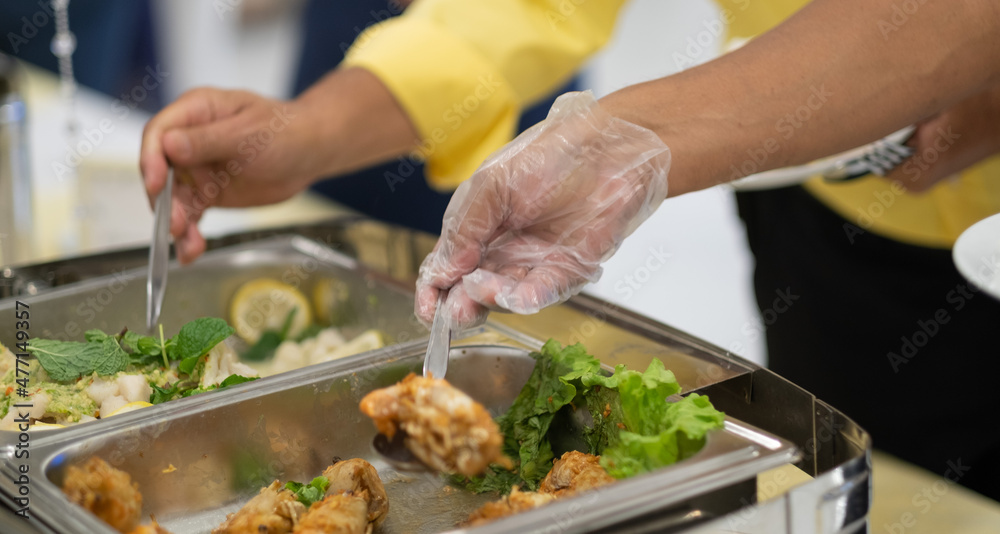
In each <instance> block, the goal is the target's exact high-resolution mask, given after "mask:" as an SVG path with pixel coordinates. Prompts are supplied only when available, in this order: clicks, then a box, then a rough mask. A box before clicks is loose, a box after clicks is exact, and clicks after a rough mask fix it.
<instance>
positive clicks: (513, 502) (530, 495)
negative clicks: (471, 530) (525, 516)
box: [463, 486, 556, 527]
mask: <svg viewBox="0 0 1000 534" xmlns="http://www.w3.org/2000/svg"><path fill="white" fill-rule="evenodd" d="M554 500H556V496H555V495H552V494H550V493H538V492H535V491H520V490H519V489H517V487H516V486H515V487H514V488H512V489H511V490H510V494H508V495H505V496H504V497H502V498H501V499H500V500H499V501H493V502H488V503H486V504H484V505H482V506H480V507H479V508H478V509H477V510H476V511H475V512H472V515H470V516H469V519H467V520H466V521H465V523H464V524H463V526H468V527H476V526H479V525H484V524H486V523H489V522H490V521H495V520H497V519H500V518H502V517H507V516H509V515H514V514H517V513H520V512H524V511H527V510H531V509H534V508H538V507H539V506H543V505H546V504H548V503H550V502H552V501H554Z"/></svg>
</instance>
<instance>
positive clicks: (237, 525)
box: [212, 458, 389, 534]
mask: <svg viewBox="0 0 1000 534" xmlns="http://www.w3.org/2000/svg"><path fill="white" fill-rule="evenodd" d="M388 510H389V500H388V497H387V496H386V493H385V487H384V486H383V485H382V480H381V479H380V478H379V476H378V473H377V472H376V471H375V468H374V467H372V465H371V464H369V463H368V462H366V461H365V460H362V459H360V458H354V459H351V460H342V461H336V462H334V464H333V465H331V466H329V467H327V468H326V470H325V471H323V474H322V475H321V476H319V477H316V478H315V479H313V481H312V482H310V483H309V484H301V483H298V482H288V483H286V484H285V485H284V486H282V485H281V483H280V482H278V481H277V480H276V481H274V482H273V483H271V485H270V486H268V487H266V488H264V489H262V490H261V491H260V493H259V494H258V495H257V496H255V497H254V498H253V499H251V500H250V501H249V502H248V503H247V504H245V505H244V506H243V508H240V510H239V511H238V512H235V513H232V514H229V516H227V517H226V521H225V522H224V523H222V525H219V526H218V527H217V528H215V529H213V530H212V534H244V533H246V534H258V533H261V532H266V533H269V534H284V533H296V534H313V533H316V534H318V533H329V532H338V533H344V534H365V533H370V532H371V531H372V529H373V528H374V527H375V526H378V525H379V524H380V523H381V522H382V520H383V519H385V515H386V513H388Z"/></svg>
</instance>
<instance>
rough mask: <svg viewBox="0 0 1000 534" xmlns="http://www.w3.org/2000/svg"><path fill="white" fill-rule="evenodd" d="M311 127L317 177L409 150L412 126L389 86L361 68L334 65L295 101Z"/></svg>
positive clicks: (413, 141)
mask: <svg viewBox="0 0 1000 534" xmlns="http://www.w3.org/2000/svg"><path fill="white" fill-rule="evenodd" d="M295 104H296V108H297V109H298V110H299V113H302V114H304V115H305V116H306V117H305V118H306V119H307V121H308V122H307V124H308V128H309V129H310V134H309V137H311V138H312V140H313V142H311V143H309V144H308V146H309V147H310V150H309V152H310V154H305V155H304V156H305V157H309V158H314V160H313V161H312V162H311V163H312V164H311V167H312V168H313V169H314V174H315V175H316V177H317V178H324V177H328V176H335V175H338V174H343V173H346V172H350V171H354V170H357V169H362V168H364V167H367V166H369V165H373V164H376V163H381V162H384V161H386V160H389V159H391V158H394V157H398V156H402V155H405V154H407V153H409V152H410V151H412V150H413V149H414V148H415V147H416V146H417V143H418V142H419V135H418V134H417V131H416V128H414V126H413V123H412V122H411V121H410V118H409V117H408V116H407V114H406V112H405V111H404V110H403V108H402V107H400V105H399V103H398V102H396V100H395V99H394V98H393V96H392V94H391V93H390V92H389V90H388V89H387V88H386V87H385V85H383V84H382V82H381V81H379V79H378V78H377V77H376V76H375V75H374V74H372V73H370V72H368V71H367V70H365V69H362V68H346V69H338V70H336V71H334V72H332V73H330V74H328V75H327V76H326V77H324V78H323V79H322V80H320V81H318V82H316V84H314V85H313V86H312V87H310V88H309V90H307V91H306V92H305V93H303V94H302V95H301V96H300V97H299V98H298V99H296V101H295Z"/></svg>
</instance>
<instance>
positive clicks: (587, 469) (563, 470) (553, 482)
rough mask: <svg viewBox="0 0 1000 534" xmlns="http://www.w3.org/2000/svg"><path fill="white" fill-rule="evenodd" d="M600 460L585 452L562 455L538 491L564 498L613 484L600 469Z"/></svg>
mask: <svg viewBox="0 0 1000 534" xmlns="http://www.w3.org/2000/svg"><path fill="white" fill-rule="evenodd" d="M600 460H601V458H600V456H594V455H593V454H587V453H585V452H579V451H569V452H567V453H564V454H563V455H562V458H559V459H558V460H556V462H555V464H554V465H553V466H552V470H551V471H549V474H547V475H545V478H544V479H542V484H541V485H540V486H539V487H538V491H539V492H540V493H551V494H553V495H555V496H556V497H564V496H567V495H572V494H574V493H578V492H581V491H587V490H589V489H593V488H596V487H598V486H603V485H605V484H610V483H612V482H614V481H615V479H614V478H612V476H611V475H609V474H608V472H607V471H605V470H604V468H603V467H601V463H600Z"/></svg>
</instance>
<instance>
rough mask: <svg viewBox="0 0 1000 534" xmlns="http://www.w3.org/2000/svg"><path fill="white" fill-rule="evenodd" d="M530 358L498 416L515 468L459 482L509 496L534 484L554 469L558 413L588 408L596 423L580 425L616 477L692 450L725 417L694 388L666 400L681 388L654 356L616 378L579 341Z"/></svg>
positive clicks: (547, 347)
mask: <svg viewBox="0 0 1000 534" xmlns="http://www.w3.org/2000/svg"><path fill="white" fill-rule="evenodd" d="M532 357H534V358H535V361H536V363H535V369H534V371H532V373H531V377H529V378H528V382H527V384H525V386H524V388H523V389H521V392H520V394H519V395H518V396H517V399H515V400H514V403H513V405H512V406H511V408H510V409H509V410H508V411H507V413H505V414H504V415H502V416H500V417H498V418H497V423H498V424H499V426H500V430H501V432H502V433H503V435H504V453H505V454H506V455H507V456H510V457H512V458H515V459H516V460H517V463H518V464H519V465H518V469H517V470H516V471H514V472H511V471H505V470H503V469H502V468H500V467H499V466H490V468H489V469H488V470H487V472H486V473H485V474H484V475H482V476H479V477H474V478H472V479H466V480H464V481H461V482H462V483H463V484H464V485H465V487H466V488H468V489H470V490H472V491H475V492H477V493H480V492H484V491H499V492H500V493H507V492H509V491H510V488H511V487H513V486H515V485H517V486H520V487H521V488H522V489H529V490H533V489H536V488H537V487H538V484H539V482H540V481H541V479H542V478H544V476H545V475H546V473H547V472H548V471H549V470H550V469H551V467H552V461H553V458H554V453H553V450H552V443H551V441H550V438H551V436H549V429H550V427H551V426H552V421H553V418H554V417H555V416H556V413H557V412H559V411H560V410H564V411H565V410H575V409H577V408H576V407H577V406H586V408H587V410H588V411H589V412H590V415H591V418H592V419H593V421H594V422H593V425H592V426H590V427H589V428H585V429H584V438H585V439H586V443H587V445H588V448H589V449H590V450H589V452H590V453H592V454H596V455H600V456H601V465H602V466H604V468H605V469H607V471H608V473H610V474H611V475H612V476H614V477H616V478H625V477H629V476H634V475H637V474H640V473H644V472H647V471H651V470H653V469H657V468H659V467H662V466H665V465H669V464H672V463H675V462H677V461H679V460H682V459H684V458H687V457H689V456H691V455H693V454H694V453H696V452H697V451H698V450H700V449H701V447H702V445H703V444H704V439H705V434H706V433H707V432H708V431H709V430H711V429H713V428H719V427H721V426H722V424H723V421H724V419H725V415H724V414H723V413H722V412H720V411H718V410H716V409H715V408H714V407H712V405H711V403H710V402H709V401H708V398H707V397H703V396H700V395H697V394H694V393H692V394H691V395H688V396H687V397H686V398H683V399H681V400H680V401H677V402H667V398H668V397H670V396H672V395H675V394H677V393H679V392H680V389H681V388H680V385H679V384H678V383H677V379H676V378H675V377H674V375H673V373H671V372H670V371H668V370H666V369H665V368H664V366H663V363H662V362H661V361H659V360H653V361H652V362H651V363H650V365H649V368H648V369H647V370H646V372H644V373H640V372H638V371H631V370H628V369H626V368H625V366H623V365H619V366H618V367H616V368H615V373H614V374H613V375H611V376H605V374H604V373H603V372H602V371H601V366H600V361H599V360H597V358H595V357H594V356H592V355H590V354H587V351H586V350H585V349H584V348H583V346H582V345H579V344H577V345H572V346H569V347H565V348H563V347H562V346H561V345H560V344H559V343H557V342H555V341H553V340H549V341H548V342H547V343H545V345H544V346H543V347H542V350H541V351H540V352H538V353H533V354H532ZM560 417H562V416H561V415H560ZM453 480H454V481H456V482H459V480H458V479H453Z"/></svg>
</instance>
